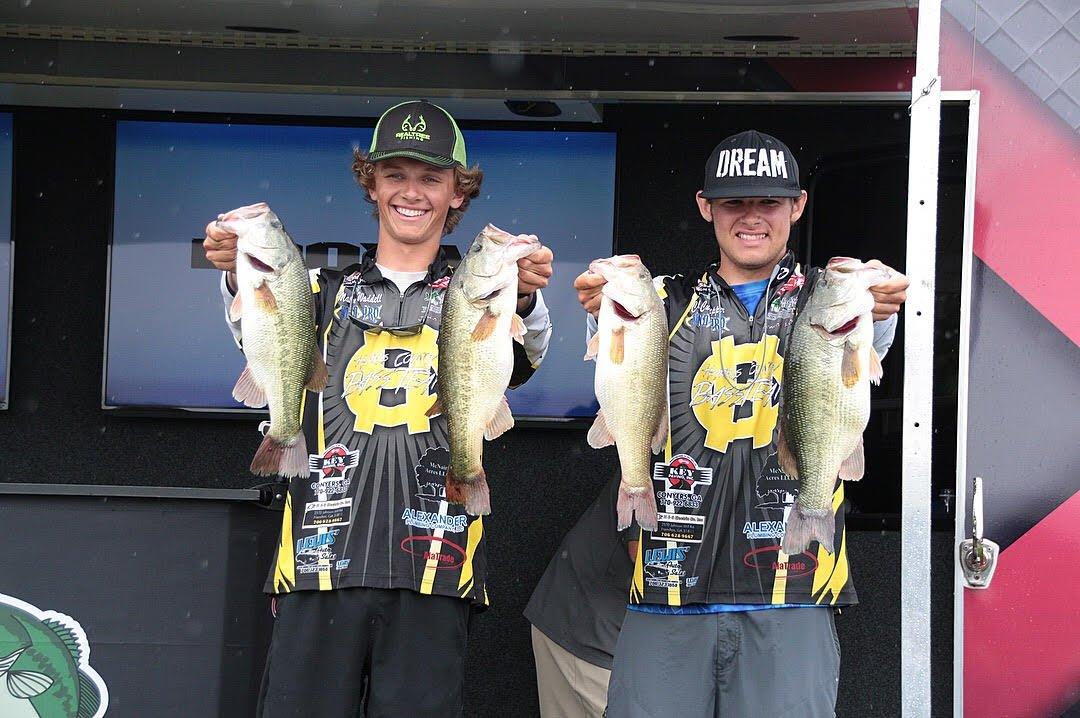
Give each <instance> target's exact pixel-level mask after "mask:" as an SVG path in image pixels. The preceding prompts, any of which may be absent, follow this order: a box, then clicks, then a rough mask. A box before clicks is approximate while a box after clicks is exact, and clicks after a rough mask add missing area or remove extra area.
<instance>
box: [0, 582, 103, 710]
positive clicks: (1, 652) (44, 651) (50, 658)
mask: <svg viewBox="0 0 1080 718" xmlns="http://www.w3.org/2000/svg"><path fill="white" fill-rule="evenodd" d="M4 598H8V597H6V596H5V597H4ZM9 601H10V599H9ZM18 604H21V605H18ZM26 609H31V610H26ZM32 609H33V607H32V606H29V605H27V604H22V602H20V601H15V604H14V605H13V604H12V603H10V602H0V716H4V718H40V716H78V718H98V717H99V716H102V715H104V714H105V712H106V710H107V708H108V697H109V696H108V691H107V689H106V690H105V691H103V690H102V689H101V688H100V687H99V686H100V685H101V684H100V683H99V682H100V680H101V679H100V677H99V676H97V671H95V670H93V669H92V668H91V667H90V666H89V665H88V664H87V663H86V658H87V652H88V650H89V646H88V645H87V642H86V635H85V633H84V632H83V630H82V627H81V626H79V624H78V623H75V622H74V621H73V620H72V619H71V618H70V617H68V616H66V615H64V614H62V613H56V612H55V611H47V612H44V613H42V612H40V611H33V612H32ZM95 679H96V680H95ZM103 694H104V695H103ZM103 698H104V701H103V700H102V699H103Z"/></svg>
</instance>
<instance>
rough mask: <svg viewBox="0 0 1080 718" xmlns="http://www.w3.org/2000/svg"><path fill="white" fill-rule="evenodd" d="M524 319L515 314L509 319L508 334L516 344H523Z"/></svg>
mask: <svg viewBox="0 0 1080 718" xmlns="http://www.w3.org/2000/svg"><path fill="white" fill-rule="evenodd" d="M525 331H526V329H525V320H524V319H522V318H521V317H520V316H518V315H517V314H515V315H514V316H513V318H512V319H511V320H510V336H512V337H513V338H514V341H516V342H517V343H518V344H522V345H524V344H525Z"/></svg>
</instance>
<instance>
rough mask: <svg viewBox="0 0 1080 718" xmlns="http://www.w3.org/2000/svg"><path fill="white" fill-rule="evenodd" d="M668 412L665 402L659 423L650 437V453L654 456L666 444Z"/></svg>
mask: <svg viewBox="0 0 1080 718" xmlns="http://www.w3.org/2000/svg"><path fill="white" fill-rule="evenodd" d="M668 411H669V410H668V404H667V402H666V401H665V402H664V411H663V413H661V414H660V423H659V424H657V426H656V431H655V432H653V436H652V446H651V448H652V452H653V453H654V454H659V453H660V452H661V451H662V450H663V448H664V444H666V443H667V437H668V423H669V422H668Z"/></svg>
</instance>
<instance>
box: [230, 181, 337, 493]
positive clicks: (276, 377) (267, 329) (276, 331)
mask: <svg viewBox="0 0 1080 718" xmlns="http://www.w3.org/2000/svg"><path fill="white" fill-rule="evenodd" d="M218 224H219V225H220V226H222V227H224V228H225V229H227V230H229V231H230V232H233V233H234V234H236V235H237V238H238V239H237V242H236V283H237V285H238V287H239V291H237V293H236V299H234V300H233V303H232V306H231V307H230V308H229V317H230V319H232V320H233V321H236V320H237V319H239V320H240V329H241V333H242V336H243V344H244V356H246V357H247V360H248V364H247V366H246V367H244V371H243V372H242V373H241V374H240V378H239V379H238V380H237V381H236V386H235V387H234V388H233V397H234V398H235V399H236V400H237V401H239V402H242V403H243V404H245V405H246V406H250V407H260V406H267V405H269V407H270V428H269V429H268V430H267V432H266V436H264V437H263V441H262V444H261V445H260V446H259V449H258V451H256V452H255V458H254V459H253V460H252V462H251V471H252V473H255V474H258V475H259V476H271V475H273V474H280V475H281V476H285V477H301V476H307V475H308V473H309V469H308V451H307V443H306V442H305V441H304V433H303V431H302V429H301V422H300V402H301V399H302V397H303V394H304V390H305V389H306V390H309V391H315V392H318V391H322V390H323V389H324V388H325V387H326V378H327V375H326V364H325V362H324V361H323V358H322V354H320V353H319V349H318V344H317V343H316V340H315V304H314V299H313V295H312V293H311V280H310V279H309V277H308V272H307V269H306V268H305V266H304V260H303V258H302V257H301V256H300V251H299V249H297V247H296V245H295V244H294V243H293V241H292V238H291V237H289V235H288V233H286V231H285V228H284V227H283V226H282V224H281V221H280V220H279V219H278V218H277V215H276V214H274V213H273V212H272V211H271V210H270V207H269V206H267V205H266V204H265V203H261V202H260V203H259V204H253V205H250V206H247V207H240V208H239V209H234V210H233V211H232V212H229V213H228V214H225V215H222V217H221V219H219V220H218Z"/></svg>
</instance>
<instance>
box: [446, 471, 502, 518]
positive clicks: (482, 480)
mask: <svg viewBox="0 0 1080 718" xmlns="http://www.w3.org/2000/svg"><path fill="white" fill-rule="evenodd" d="M446 500H447V501H449V502H450V503H452V504H461V505H463V506H464V507H465V513H467V514H470V515H471V516H487V515H488V514H490V513H491V492H490V491H489V490H488V482H487V473H486V472H485V471H484V469H483V468H482V467H481V469H480V473H479V474H477V475H476V476H474V477H472V478H470V479H466V480H464V481H463V480H461V479H459V478H457V477H456V476H454V472H453V469H450V470H447V472H446Z"/></svg>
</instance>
